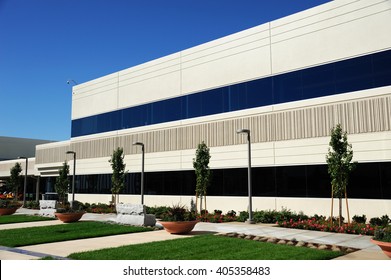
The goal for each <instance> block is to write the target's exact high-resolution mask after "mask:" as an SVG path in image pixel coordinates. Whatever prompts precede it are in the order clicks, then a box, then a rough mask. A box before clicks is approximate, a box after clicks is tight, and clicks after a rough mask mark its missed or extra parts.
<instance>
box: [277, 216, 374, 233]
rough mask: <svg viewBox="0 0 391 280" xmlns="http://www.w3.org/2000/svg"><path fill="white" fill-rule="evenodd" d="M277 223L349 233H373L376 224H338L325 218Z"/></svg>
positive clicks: (293, 226)
mask: <svg viewBox="0 0 391 280" xmlns="http://www.w3.org/2000/svg"><path fill="white" fill-rule="evenodd" d="M277 224H278V225H279V226H280V227H286V228H295V229H307V230H317V231H326V232H336V233H350V234H361V235H374V232H375V230H376V229H377V227H378V226H372V225H370V224H363V223H356V222H352V223H351V224H343V225H342V226H338V225H336V224H335V222H333V223H330V221H328V220H326V219H320V220H318V219H316V218H311V219H306V220H298V221H294V220H292V219H291V220H289V221H278V222H277Z"/></svg>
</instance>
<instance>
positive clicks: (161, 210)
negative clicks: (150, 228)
mask: <svg viewBox="0 0 391 280" xmlns="http://www.w3.org/2000/svg"><path fill="white" fill-rule="evenodd" d="M169 209H170V208H169V207H167V206H154V207H149V206H147V207H146V211H147V214H152V215H155V217H156V218H157V219H162V218H163V216H164V214H165V213H167V211H168V210H169Z"/></svg>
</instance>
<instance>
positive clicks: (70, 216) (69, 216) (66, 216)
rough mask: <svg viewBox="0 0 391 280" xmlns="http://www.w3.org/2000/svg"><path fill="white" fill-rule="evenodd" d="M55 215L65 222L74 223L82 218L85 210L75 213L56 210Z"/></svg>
mask: <svg viewBox="0 0 391 280" xmlns="http://www.w3.org/2000/svg"><path fill="white" fill-rule="evenodd" d="M54 215H55V216H56V217H57V218H58V219H59V220H60V221H62V222H64V223H73V222H77V221H78V220H80V219H81V217H82V216H83V215H84V212H75V213H57V212H55V213H54Z"/></svg>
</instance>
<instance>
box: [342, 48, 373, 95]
mask: <svg viewBox="0 0 391 280" xmlns="http://www.w3.org/2000/svg"><path fill="white" fill-rule="evenodd" d="M371 87H372V60H371V56H364V57H359V58H355V59H349V60H345V61H341V62H338V63H335V88H336V92H337V93H343V92H350V91H355V90H360V89H367V88H371Z"/></svg>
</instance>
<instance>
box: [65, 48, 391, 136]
mask: <svg viewBox="0 0 391 280" xmlns="http://www.w3.org/2000/svg"><path fill="white" fill-rule="evenodd" d="M386 85H391V50H390V51H385V52H380V53H376V54H372V55H367V56H362V57H358V58H353V59H348V60H344V61H340V62H335V63H330V64H326V65H321V66H317V67H312V68H308V69H304V70H298V71H294V72H290V73H285V74H281V75H276V76H273V77H268V78H263V79H258V80H254V81H249V82H244V83H239V84H235V85H230V86H225V87H221V88H218V89H213V90H207V91H204V92H200V93H195V94H191V95H186V96H182V97H176V98H172V99H168V100H163V101H158V102H153V103H149V104H145V105H140V106H136V107H132V108H126V109H122V110H118V111H114V112H110V113H105V114H100V115H96V116H91V117H86V118H82V119H77V120H73V121H72V137H77V136H82V135H88V134H94V133H99V132H105V131H111V130H117V129H123V128H132V127H137V126H143V125H149V124H156V123H163V122H168V121H174V120H180V119H186V118H194V117H200V116H206V115H212V114H219V113H222V112H231V111H236V110H242V109H247V108H254V107H260V106H266V105H270V104H278V103H284V102H290V101H296V100H302V99H308V98H315V97H321V96H327V95H332V94H338V93H344V92H350V91H356V90H363V89H368V88H372V87H380V86H386Z"/></svg>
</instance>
